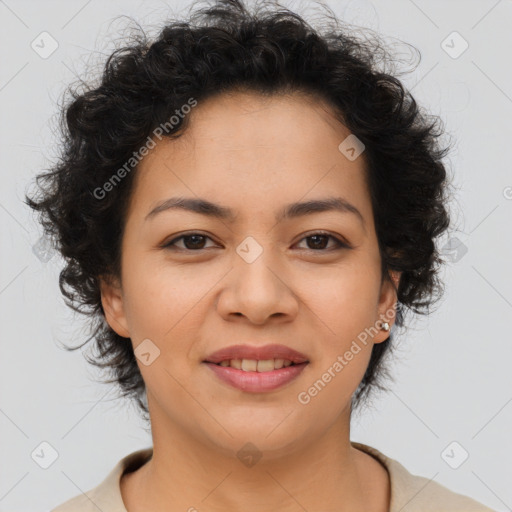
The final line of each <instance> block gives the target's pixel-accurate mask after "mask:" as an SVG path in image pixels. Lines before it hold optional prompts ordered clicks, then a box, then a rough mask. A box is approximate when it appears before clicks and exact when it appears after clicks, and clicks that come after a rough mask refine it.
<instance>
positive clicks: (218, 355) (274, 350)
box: [205, 344, 308, 364]
mask: <svg viewBox="0 0 512 512" xmlns="http://www.w3.org/2000/svg"><path fill="white" fill-rule="evenodd" d="M231 359H256V360H257V361H261V360H268V359H288V360H289V361H291V362H292V363H295V364H300V363H305V362H307V361H308V358H307V357H306V356H305V355H304V354H301V353H300V352H297V351H296V350H293V349H292V348H290V347H286V346H285V345H276V344H274V345H264V346H261V347H257V346H253V345H231V346H230V347H225V348H221V349H220V350H217V351H216V352H213V354H210V355H209V356H208V357H207V358H206V359H205V361H206V362H208V363H220V362H221V361H228V360H231Z"/></svg>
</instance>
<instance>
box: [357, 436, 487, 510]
mask: <svg viewBox="0 0 512 512" xmlns="http://www.w3.org/2000/svg"><path fill="white" fill-rule="evenodd" d="M351 444H352V446H353V447H354V448H357V449H359V450H362V451H364V452H366V453H368V454H369V455H372V456H373V457H375V458H376V459H377V460H378V461H379V462H380V463H381V464H382V465H383V466H384V467H385V468H386V469H387V471H388V473H389V479H390V486H391V503H390V512H398V511H399V510H404V511H405V510H407V512H413V511H417V512H439V511H440V510H443V511H450V512H495V511H494V510H492V509H490V508H488V507H486V506H485V505H482V504H481V503H479V502H477V501H475V500H473V499H472V498H469V497H468V496H464V495H463V494H458V493H456V492H454V491H451V490H450V489H448V488H447V487H445V486H443V485H441V484H439V483H437V482H435V481H433V480H432V479H428V478H425V477H422V476H419V475H414V474H412V473H410V472H409V471H408V470H407V469H406V468H405V467H404V466H402V464H400V463H399V462H398V461H396V460H394V459H392V458H390V457H387V456H386V455H384V454H383V453H381V452H380V451H379V450H377V449H376V448H373V447H371V446H368V445H365V444H362V443H356V442H352V443H351Z"/></svg>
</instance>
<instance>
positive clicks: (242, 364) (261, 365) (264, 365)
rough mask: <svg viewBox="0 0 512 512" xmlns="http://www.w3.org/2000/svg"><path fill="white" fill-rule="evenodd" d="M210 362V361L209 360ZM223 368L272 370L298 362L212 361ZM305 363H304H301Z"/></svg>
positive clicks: (284, 360) (294, 364)
mask: <svg viewBox="0 0 512 512" xmlns="http://www.w3.org/2000/svg"><path fill="white" fill-rule="evenodd" d="M207 362H209V361H207ZM212 364H216V365H217V366H222V367H223V368H235V369H237V370H242V371H244V372H259V373H262V372H272V371H274V370H280V369H281V368H288V367H289V366H296V365H297V363H294V362H293V361H290V360H289V359H261V360H257V359H225V360H223V361H221V362H220V363H212ZM299 364H304V363H299Z"/></svg>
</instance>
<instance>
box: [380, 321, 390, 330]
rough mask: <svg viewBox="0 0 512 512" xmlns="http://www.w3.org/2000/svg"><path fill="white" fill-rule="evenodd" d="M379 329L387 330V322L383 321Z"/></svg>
mask: <svg viewBox="0 0 512 512" xmlns="http://www.w3.org/2000/svg"><path fill="white" fill-rule="evenodd" d="M381 329H383V330H385V331H389V329H390V327H389V324H388V323H387V322H383V323H382V325H381Z"/></svg>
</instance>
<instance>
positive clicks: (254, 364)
mask: <svg viewBox="0 0 512 512" xmlns="http://www.w3.org/2000/svg"><path fill="white" fill-rule="evenodd" d="M257 368H258V361H256V359H242V370H243V371H244V372H255V371H256V370H257Z"/></svg>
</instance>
